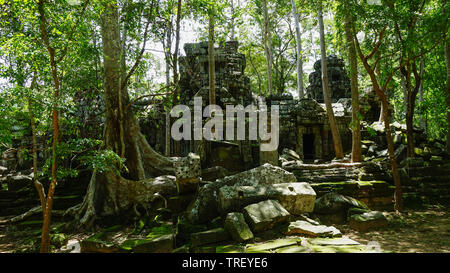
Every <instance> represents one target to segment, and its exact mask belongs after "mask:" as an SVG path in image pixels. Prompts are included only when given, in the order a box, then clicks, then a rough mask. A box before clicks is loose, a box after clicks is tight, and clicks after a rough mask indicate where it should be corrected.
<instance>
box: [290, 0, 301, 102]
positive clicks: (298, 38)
mask: <svg viewBox="0 0 450 273" xmlns="http://www.w3.org/2000/svg"><path fill="white" fill-rule="evenodd" d="M291 5H292V14H293V16H294V22H295V38H296V43H297V47H296V49H297V92H298V97H299V98H300V99H302V98H303V97H304V91H303V54H302V37H301V33H300V23H299V19H298V13H297V7H296V5H295V1H294V0H291Z"/></svg>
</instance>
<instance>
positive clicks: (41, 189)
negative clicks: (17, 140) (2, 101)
mask: <svg viewBox="0 0 450 273" xmlns="http://www.w3.org/2000/svg"><path fill="white" fill-rule="evenodd" d="M35 81H36V77H35V76H34V77H33V79H32V81H31V86H30V91H31V92H33V88H34V85H35ZM27 102H28V114H29V117H30V124H31V137H32V141H33V184H34V187H35V188H36V191H37V193H38V195H39V200H40V202H41V207H42V214H43V216H44V212H45V201H46V196H45V190H44V186H43V185H42V183H40V182H39V180H38V179H37V177H38V174H37V140H36V125H35V122H34V114H33V104H32V103H31V98H30V97H28V99H27Z"/></svg>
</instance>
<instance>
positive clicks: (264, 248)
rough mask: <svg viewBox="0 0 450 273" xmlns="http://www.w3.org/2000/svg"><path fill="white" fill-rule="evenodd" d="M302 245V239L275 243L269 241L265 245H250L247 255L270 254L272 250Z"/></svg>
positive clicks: (281, 240)
mask: <svg viewBox="0 0 450 273" xmlns="http://www.w3.org/2000/svg"><path fill="white" fill-rule="evenodd" d="M300 243H301V239H298V238H284V239H278V240H273V241H267V242H264V243H258V244H248V245H247V246H246V248H245V252H246V253H269V252H270V250H274V249H278V248H282V247H289V246H298V245H300Z"/></svg>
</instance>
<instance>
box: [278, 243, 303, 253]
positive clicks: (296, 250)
mask: <svg viewBox="0 0 450 273" xmlns="http://www.w3.org/2000/svg"><path fill="white" fill-rule="evenodd" d="M275 252H276V253H309V252H311V251H310V250H309V249H308V248H307V247H304V246H295V245H294V246H287V247H281V248H277V249H275Z"/></svg>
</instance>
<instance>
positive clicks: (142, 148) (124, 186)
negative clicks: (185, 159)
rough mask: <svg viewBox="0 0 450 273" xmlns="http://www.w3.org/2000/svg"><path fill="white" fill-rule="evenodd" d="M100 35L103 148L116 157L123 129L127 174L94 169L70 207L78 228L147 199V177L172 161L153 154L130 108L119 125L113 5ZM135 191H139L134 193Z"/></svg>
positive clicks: (168, 168)
mask: <svg viewBox="0 0 450 273" xmlns="http://www.w3.org/2000/svg"><path fill="white" fill-rule="evenodd" d="M101 34H102V45H103V55H104V58H103V62H104V90H105V94H104V98H105V104H106V105H105V106H106V107H105V108H106V113H105V115H106V118H105V120H106V122H105V130H104V140H103V142H104V148H105V149H107V150H112V151H114V152H115V153H116V154H118V152H119V151H120V147H119V143H120V136H119V133H118V132H119V128H120V126H121V125H122V126H123V128H124V138H123V139H124V144H125V158H126V163H125V164H126V167H127V170H128V172H127V173H126V174H123V175H126V178H125V177H122V176H121V175H119V174H117V173H116V172H115V171H114V170H109V171H103V172H100V171H98V170H94V173H93V175H92V177H91V181H90V183H89V186H88V190H87V193H86V196H85V198H84V200H83V203H82V204H81V205H80V206H77V207H74V208H72V210H70V211H69V212H72V211H73V210H75V217H76V219H77V220H78V227H87V228H89V227H92V225H93V224H94V223H95V220H96V219H98V218H99V217H102V216H107V215H118V214H120V213H121V212H123V211H126V210H127V209H129V208H130V206H133V205H136V203H137V202H139V200H150V199H151V196H152V195H153V192H152V190H151V189H150V188H147V187H143V185H145V183H148V180H146V179H147V178H150V177H155V176H158V175H163V174H172V173H173V171H174V169H173V159H172V158H167V157H164V156H162V155H160V154H158V153H157V152H155V151H154V150H153V149H152V148H151V147H150V145H149V144H148V142H147V141H146V139H145V137H144V135H142V133H141V132H140V127H139V123H138V122H137V120H136V118H135V116H134V115H133V113H132V111H131V108H127V109H128V110H127V111H124V113H123V114H124V116H123V120H122V124H120V122H119V116H118V114H117V111H116V109H118V105H119V95H118V94H120V96H121V102H122V103H123V104H124V105H128V103H129V96H128V92H127V89H126V88H122V87H121V86H122V85H121V82H120V78H121V60H120V58H121V46H120V30H119V15H118V5H117V2H113V3H109V4H108V5H105V6H104V11H103V12H102V15H101ZM137 189H140V190H139V191H137Z"/></svg>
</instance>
